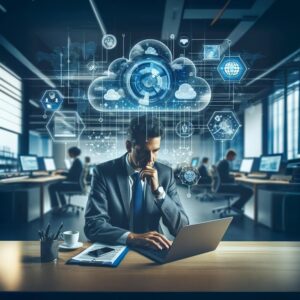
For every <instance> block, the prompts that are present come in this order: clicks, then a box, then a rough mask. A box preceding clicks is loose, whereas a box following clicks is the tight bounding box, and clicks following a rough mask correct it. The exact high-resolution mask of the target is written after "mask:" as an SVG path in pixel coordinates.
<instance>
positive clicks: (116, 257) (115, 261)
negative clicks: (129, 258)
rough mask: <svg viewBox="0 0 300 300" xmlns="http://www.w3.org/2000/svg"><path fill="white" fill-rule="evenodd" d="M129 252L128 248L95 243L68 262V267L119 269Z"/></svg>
mask: <svg viewBox="0 0 300 300" xmlns="http://www.w3.org/2000/svg"><path fill="white" fill-rule="evenodd" d="M127 252H128V248H127V247H126V246H111V245H105V244H100V243H94V244H93V245H91V246H90V247H88V248H87V249H85V250H84V251H82V252H81V253H79V254H78V255H76V256H74V257H72V258H71V259H70V260H68V261H67V262H66V264H68V265H85V266H91V265H94V266H108V267H117V266H118V265H119V264H120V262H121V261H122V259H123V258H124V257H125V255H126V254H127Z"/></svg>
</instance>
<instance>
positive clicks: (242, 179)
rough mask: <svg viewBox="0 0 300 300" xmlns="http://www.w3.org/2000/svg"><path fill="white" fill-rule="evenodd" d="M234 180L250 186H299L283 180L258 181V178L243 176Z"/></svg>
mask: <svg viewBox="0 0 300 300" xmlns="http://www.w3.org/2000/svg"><path fill="white" fill-rule="evenodd" d="M235 180H236V181H237V182H244V183H251V184H263V185H269V184H276V185H291V186H292V185H295V186H297V185H299V186H300V184H298V183H290V182H288V181H284V180H272V179H258V178H247V177H245V176H241V177H236V178H235Z"/></svg>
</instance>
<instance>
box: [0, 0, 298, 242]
mask: <svg viewBox="0 0 300 300" xmlns="http://www.w3.org/2000/svg"><path fill="white" fill-rule="evenodd" d="M93 3H95V4H96V9H97V12H98V14H99V15H100V16H101V18H102V20H103V23H104V24H105V28H106V32H107V33H112V34H114V35H115V36H116V38H117V46H116V47H115V48H114V49H112V50H107V49H105V48H104V47H103V45H102V44H101V38H102V36H103V30H102V31H101V28H100V27H99V24H98V22H97V18H96V16H95V13H94V11H93V9H92V7H91V5H90V3H89V1H76V2H74V3H72V4H71V3H70V2H69V1H4V0H1V1H0V16H1V19H0V28H1V32H0V74H1V77H0V95H1V97H0V103H1V111H0V160H1V164H0V172H1V174H0V175H1V178H2V179H1V180H3V181H2V182H1V202H2V204H1V205H2V209H1V213H0V215H1V223H2V224H1V229H0V239H2V240H7V239H9V240H34V239H37V230H38V229H39V228H40V227H43V226H45V225H46V224H47V223H48V222H49V221H50V222H51V223H53V224H59V223H60V222H61V221H62V220H63V221H64V223H65V227H66V228H69V229H74V230H79V231H80V239H81V240H82V241H85V240H86V238H85V236H84V233H83V222H84V217H83V216H84V214H83V212H82V211H80V212H79V213H77V210H76V209H74V210H75V211H73V210H72V209H70V210H68V211H66V212H65V213H62V214H59V215H53V214H52V212H51V207H50V202H49V197H48V192H47V184H45V191H44V196H43V197H44V199H43V202H44V203H43V205H44V207H43V212H42V215H41V210H40V205H41V202H40V197H41V191H40V186H36V185H34V184H26V183H24V184H22V186H21V187H20V184H18V183H17V186H18V188H19V187H20V188H19V190H14V191H12V190H10V189H9V181H7V179H8V178H10V177H14V176H17V177H18V176H27V175H28V174H27V173H26V172H24V171H22V170H21V169H20V161H19V156H20V155H36V156H38V157H52V158H53V159H54V162H55V165H56V168H57V169H66V168H67V166H66V162H65V160H66V159H67V158H68V155H67V150H68V148H69V147H71V146H78V147H79V148H80V149H81V150H82V154H81V156H80V158H81V160H82V161H83V160H84V157H86V156H89V157H90V158H91V165H94V164H98V163H101V162H104V161H107V160H109V159H113V158H115V157H118V156H120V155H122V154H123V153H124V152H125V145H124V142H125V139H126V128H127V126H128V124H129V120H130V119H131V118H132V117H134V116H137V115H138V114H142V113H143V112H138V111H135V110H132V111H130V112H126V111H124V110H122V109H120V110H117V111H97V110H95V109H94V108H93V107H92V106H91V105H90V103H89V97H88V88H89V86H90V84H91V82H92V81H93V80H94V79H95V78H97V77H99V76H103V75H105V74H107V73H105V71H106V70H107V68H108V66H109V64H110V63H111V62H112V61H113V60H114V59H116V58H119V57H122V56H124V57H128V55H129V51H130V49H131V48H132V47H133V46H134V45H135V44H136V43H138V42H140V41H142V40H144V39H148V38H149V39H155V40H159V41H162V42H163V43H165V45H166V46H168V47H169V48H170V49H171V50H172V52H173V53H172V54H173V56H174V57H188V58H189V59H191V60H192V61H193V62H194V63H195V65H196V68H197V74H198V76H200V77H202V78H204V79H205V80H206V81H207V82H208V83H209V85H210V88H211V99H210V102H209V104H208V106H207V107H205V108H204V109H203V110H200V111H196V112H195V111H189V110H187V111H181V110H179V111H172V112H164V111H161V112H157V111H151V110H150V111H148V112H147V113H148V114H149V115H155V116H158V117H159V118H160V119H161V121H162V122H163V123H164V124H165V127H166V136H165V139H164V141H163V142H162V147H161V150H160V153H159V159H160V161H162V162H164V163H166V164H169V165H171V166H172V168H173V169H174V170H175V171H176V170H178V169H180V168H181V167H182V166H186V165H188V166H190V165H191V162H192V159H193V158H194V157H196V158H198V160H197V162H196V167H198V166H199V165H200V162H201V159H202V158H203V157H209V159H210V162H209V163H210V165H215V164H217V162H218V161H219V160H221V159H222V158H223V157H224V155H225V153H226V150H227V149H229V148H233V149H235V150H236V152H237V159H236V160H235V162H234V163H233V166H232V167H233V171H236V172H238V171H239V170H240V164H241V162H242V159H243V158H254V159H256V163H257V164H259V160H260V157H261V156H270V155H275V154H279V155H280V156H281V168H280V170H278V171H276V172H274V173H273V174H269V175H278V176H279V175H280V176H281V177H280V176H279V177H280V178H277V181H278V180H279V179H280V180H284V181H285V182H286V184H285V185H279V184H276V182H275V183H274V184H272V185H262V186H260V187H259V190H258V192H257V195H256V197H257V203H258V205H257V208H256V209H257V211H258V212H257V220H254V218H255V216H254V214H255V213H254V204H255V203H254V199H253V197H252V199H251V200H250V201H249V202H248V203H247V204H246V207H245V215H246V216H245V217H244V218H237V219H236V220H235V222H234V223H233V225H232V226H231V228H230V229H229V231H228V232H227V234H226V236H225V239H226V240H295V241H297V240H299V229H298V228H299V224H298V223H297V220H299V219H300V218H299V214H300V206H299V204H298V201H299V200H297V199H298V198H299V187H297V186H293V187H291V186H289V184H288V183H289V182H288V181H289V180H291V179H292V176H293V172H294V173H295V170H297V168H299V162H300V138H299V110H300V107H299V86H300V77H299V76H300V72H299V71H300V70H299V60H300V51H299V28H300V26H299V21H298V15H297V10H298V8H297V3H296V1H281V0H277V1H271V0H270V1H262V0H256V1H255V0H249V1H248V0H247V1H228V4H227V3H225V1H224V3H223V4H220V3H219V2H218V1H213V2H212V1H192V0H186V1H171V0H170V1H151V2H146V1H95V2H93ZM172 34H174V38H171V35H172ZM182 37H187V38H188V39H189V43H190V45H189V46H188V47H181V46H180V44H179V43H180V39H181V38H182ZM227 39H228V40H230V41H231V44H230V53H231V54H230V55H235V56H240V57H241V58H242V59H243V61H244V62H245V65H246V67H247V71H246V72H245V75H244V77H243V78H242V80H241V81H240V82H234V83H232V82H229V83H228V82H226V80H225V81H224V80H223V79H224V78H222V76H221V74H219V73H218V70H217V66H218V64H219V63H220V61H221V59H222V57H223V55H228V51H229V50H228V48H227V49H226V50H224V51H225V54H222V55H221V58H220V59H219V60H218V61H217V62H216V61H209V62H207V61H206V62H205V61H204V59H203V55H204V53H203V48H202V47H203V44H209V43H210V42H209V41H213V44H216V43H220V44H224V41H225V44H226V41H227ZM49 90H56V91H59V92H60V93H61V95H62V98H63V103H62V107H61V108H60V110H61V111H73V112H77V114H78V116H79V117H80V119H81V120H82V122H83V124H84V129H83V131H82V132H80V134H79V133H76V134H78V137H79V138H78V141H75V142H74V141H71V142H70V141H66V142H57V141H53V136H51V134H50V133H49V127H48V128H47V125H49V121H51V117H52V115H53V114H54V112H53V111H49V110H47V109H44V107H43V104H42V103H41V100H42V98H43V95H44V93H45V92H47V91H49ZM218 111H223V112H227V111H231V112H233V114H234V115H235V117H236V119H237V120H238V123H239V125H240V126H239V128H238V130H237V132H236V133H235V135H234V136H233V138H232V139H231V140H228V139H225V140H216V139H215V137H214V136H213V135H212V134H211V132H210V130H209V129H208V123H209V121H210V119H211V117H212V115H213V114H214V112H218ZM186 121H189V122H191V124H192V127H193V134H192V135H191V136H190V137H187V138H184V137H182V136H180V134H178V132H176V126H177V124H178V123H180V122H186ZM50 131H51V130H50ZM256 171H259V169H258V167H257V170H256ZM249 173H251V172H249ZM258 173H262V172H258ZM284 176H285V177H284ZM287 176H290V177H287ZM275 179H276V178H275ZM268 180H270V179H268ZM248 185H249V186H250V187H252V188H253V185H252V184H249V183H248ZM178 190H179V193H180V196H181V199H182V202H183V205H184V207H185V209H186V211H187V213H188V215H189V217H190V219H191V222H192V223H198V222H201V221H205V220H209V219H213V218H216V217H218V215H216V214H213V213H212V209H213V208H214V207H216V206H219V205H221V204H223V203H226V199H218V200H213V201H207V199H206V200H204V201H200V200H199V198H197V196H199V194H203V193H204V191H203V189H201V186H200V189H199V190H197V188H195V187H192V188H191V194H192V195H191V197H188V196H187V195H188V188H187V186H186V185H184V184H182V182H181V181H180V179H178ZM86 200H87V193H86V194H82V195H75V196H73V197H72V203H75V204H78V205H80V206H83V207H84V206H85V203H86Z"/></svg>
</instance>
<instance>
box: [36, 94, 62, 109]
mask: <svg viewBox="0 0 300 300" xmlns="http://www.w3.org/2000/svg"><path fill="white" fill-rule="evenodd" d="M40 101H41V103H42V106H43V108H44V109H45V110H48V111H56V110H58V109H60V107H61V105H62V103H63V102H64V99H63V96H62V94H61V93H60V91H58V90H46V91H45V92H44V94H43V96H42V98H41V100H40Z"/></svg>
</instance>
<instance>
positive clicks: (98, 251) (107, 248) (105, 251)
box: [87, 247, 115, 258]
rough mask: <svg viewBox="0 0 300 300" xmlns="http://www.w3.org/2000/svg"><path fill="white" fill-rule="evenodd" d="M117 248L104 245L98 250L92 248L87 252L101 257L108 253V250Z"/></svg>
mask: <svg viewBox="0 0 300 300" xmlns="http://www.w3.org/2000/svg"><path fill="white" fill-rule="evenodd" d="M114 250H115V249H113V248H110V247H103V248H100V249H96V250H92V251H90V252H88V253H87V254H88V255H90V256H92V257H96V258H97V257H99V256H101V255H103V254H106V253H108V252H111V251H114Z"/></svg>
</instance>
